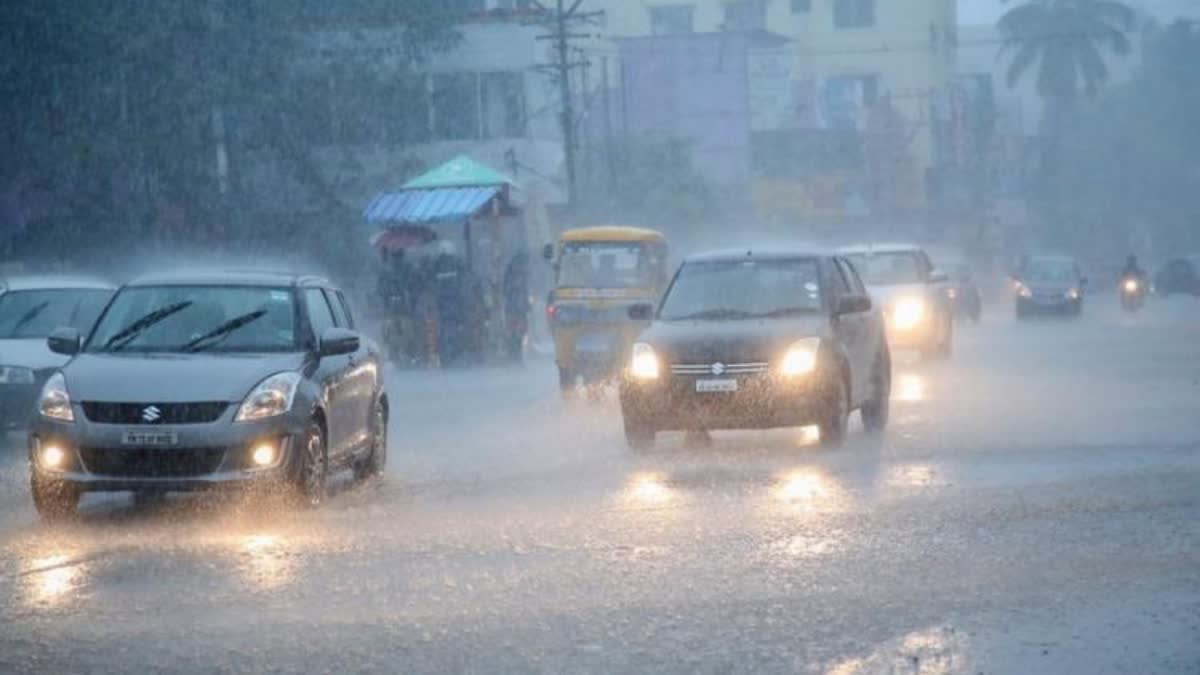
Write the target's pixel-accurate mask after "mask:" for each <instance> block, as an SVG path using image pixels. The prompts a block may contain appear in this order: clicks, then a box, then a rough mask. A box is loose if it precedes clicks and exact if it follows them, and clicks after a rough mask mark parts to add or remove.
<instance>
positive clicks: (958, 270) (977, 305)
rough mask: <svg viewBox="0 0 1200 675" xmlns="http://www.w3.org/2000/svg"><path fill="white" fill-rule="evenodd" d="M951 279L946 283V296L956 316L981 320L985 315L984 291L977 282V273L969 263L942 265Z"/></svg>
mask: <svg viewBox="0 0 1200 675" xmlns="http://www.w3.org/2000/svg"><path fill="white" fill-rule="evenodd" d="M941 269H943V270H945V271H946V275H947V276H948V277H949V278H950V281H949V282H948V283H947V285H946V297H948V298H949V299H950V307H951V309H952V310H953V312H954V316H956V317H966V318H968V319H970V320H971V321H979V319H980V317H981V316H982V315H983V293H981V292H980V291H979V286H977V285H976V284H975V273H974V272H973V271H972V270H971V266H970V265H968V264H967V263H961V262H959V263H949V264H945V265H942V266H941Z"/></svg>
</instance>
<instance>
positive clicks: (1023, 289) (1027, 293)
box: [1017, 284, 1033, 298]
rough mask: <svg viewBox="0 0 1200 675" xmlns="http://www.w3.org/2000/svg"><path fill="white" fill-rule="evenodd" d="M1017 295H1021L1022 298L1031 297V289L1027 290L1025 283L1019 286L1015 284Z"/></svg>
mask: <svg viewBox="0 0 1200 675" xmlns="http://www.w3.org/2000/svg"><path fill="white" fill-rule="evenodd" d="M1017 295H1019V296H1021V297H1022V298H1032V297H1033V291H1031V290H1029V287H1028V286H1026V285H1025V284H1021V285H1020V286H1017Z"/></svg>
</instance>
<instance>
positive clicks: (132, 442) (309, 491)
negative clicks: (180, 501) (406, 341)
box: [29, 273, 388, 518]
mask: <svg viewBox="0 0 1200 675" xmlns="http://www.w3.org/2000/svg"><path fill="white" fill-rule="evenodd" d="M48 342H49V346H50V348H51V349H52V350H53V351H55V352H57V353H60V354H65V355H69V356H70V357H71V359H70V361H69V362H67V364H66V365H65V366H63V368H62V369H61V370H60V371H59V372H58V373H56V374H54V375H53V376H51V377H50V378H49V379H48V380H47V381H46V383H45V385H44V386H43V387H42V390H41V393H40V395H39V397H38V401H37V406H36V415H35V419H34V421H33V423H32V425H31V429H30V433H29V459H30V464H31V468H32V472H31V475H32V479H31V480H32V485H31V487H32V493H33V501H34V504H35V505H36V507H37V509H38V511H39V512H40V513H41V514H42V515H43V516H44V517H49V518H53V517H61V516H64V515H67V514H70V513H73V512H74V510H75V508H76V506H77V504H78V501H79V498H80V495H81V494H82V493H84V492H89V491H91V492H94V491H109V492H111V491H132V492H133V493H134V495H135V498H137V497H150V496H157V495H161V494H163V493H166V492H172V491H188V490H198V489H207V488H213V487H220V486H230V485H257V484H262V483H269V484H271V485H273V486H282V487H284V488H285V489H286V490H287V491H288V493H289V494H291V495H293V496H294V498H295V499H296V501H297V502H298V503H300V504H303V505H308V506H316V505H318V504H320V503H321V501H322V499H323V497H324V494H325V482H326V476H327V475H328V474H329V472H330V471H332V470H335V469H341V468H352V469H353V470H354V472H355V475H356V477H358V478H366V477H369V476H372V475H377V474H379V473H380V472H382V470H383V466H384V463H385V461H386V458H387V416H388V399H387V394H386V391H385V389H384V383H383V379H382V372H381V370H382V369H381V358H380V355H379V352H378V350H377V349H376V348H375V346H374V344H372V343H370V342H369V341H367V340H365V339H364V338H362V337H361V336H360V335H359V334H358V333H357V332H355V330H354V320H353V317H352V315H351V313H350V309H349V306H348V305H347V303H346V301H345V298H344V296H343V294H342V293H341V292H340V291H338V290H337V289H335V288H333V287H332V286H331V285H330V284H329V283H327V282H326V281H324V280H322V279H319V278H316V277H308V276H295V275H283V274H262V273H253V274H206V275H190V276H154V277H146V278H143V279H140V280H138V281H135V282H133V283H130V284H127V285H125V286H123V287H122V288H121V289H120V290H118V291H117V293H116V295H115V296H114V297H113V299H112V300H111V301H110V302H109V304H108V306H107V307H106V308H105V310H104V312H103V313H102V314H101V316H100V318H99V319H98V321H97V322H96V325H95V327H94V328H93V329H92V330H91V333H90V335H89V336H87V337H86V339H85V338H83V337H81V335H80V334H79V333H78V332H77V331H76V330H75V329H72V328H63V329H60V330H58V331H55V332H54V333H52V334H51V336H50V338H49V340H48Z"/></svg>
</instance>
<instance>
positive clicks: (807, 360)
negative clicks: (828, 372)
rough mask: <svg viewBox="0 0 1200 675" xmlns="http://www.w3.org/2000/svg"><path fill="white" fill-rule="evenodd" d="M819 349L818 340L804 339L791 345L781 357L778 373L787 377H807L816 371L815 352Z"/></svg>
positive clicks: (819, 342) (819, 343)
mask: <svg viewBox="0 0 1200 675" xmlns="http://www.w3.org/2000/svg"><path fill="white" fill-rule="evenodd" d="M820 347H821V340H820V338H805V339H803V340H800V341H798V342H794V343H792V346H790V347H788V350H787V352H786V353H785V354H784V355H783V362H782V363H780V365H779V371H780V372H781V373H783V374H784V375H787V376H788V377H797V376H800V375H808V374H809V373H811V372H812V371H814V370H816V369H817V351H818V350H819V349H820Z"/></svg>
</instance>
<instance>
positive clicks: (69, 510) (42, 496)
mask: <svg viewBox="0 0 1200 675" xmlns="http://www.w3.org/2000/svg"><path fill="white" fill-rule="evenodd" d="M29 487H30V492H31V493H32V494H33V507H34V508H35V509H37V512H38V515H40V516H41V517H42V519H43V520H48V521H59V520H66V519H67V518H70V517H72V516H74V515H75V514H76V513H77V509H78V507H79V497H80V493H79V490H78V489H76V488H75V487H73V486H71V485H68V484H67V483H64V482H62V481H60V480H54V479H51V478H42V477H40V476H38V475H37V474H36V473H35V474H34V475H33V476H32V477H31V478H30V480H29Z"/></svg>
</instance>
